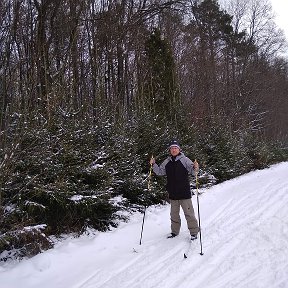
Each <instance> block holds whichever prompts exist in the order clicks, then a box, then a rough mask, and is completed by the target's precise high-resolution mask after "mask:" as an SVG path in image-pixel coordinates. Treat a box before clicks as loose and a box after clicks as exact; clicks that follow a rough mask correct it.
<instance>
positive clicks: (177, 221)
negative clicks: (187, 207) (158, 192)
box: [170, 200, 181, 235]
mask: <svg viewBox="0 0 288 288" xmlns="http://www.w3.org/2000/svg"><path fill="white" fill-rule="evenodd" d="M170 205H171V210H170V219H171V233H173V234H175V235H178V234H179V232H180V227H181V218H180V214H179V213H180V201H179V200H170Z"/></svg>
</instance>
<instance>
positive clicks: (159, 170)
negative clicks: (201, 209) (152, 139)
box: [153, 153, 195, 200]
mask: <svg viewBox="0 0 288 288" xmlns="http://www.w3.org/2000/svg"><path fill="white" fill-rule="evenodd" d="M153 171H154V172H155V174H156V175H160V176H163V175H166V176H167V191H168V194H169V198H170V199H171V200H182V199H189V198H191V190H190V183H189V174H192V175H195V172H194V165H193V162H192V161H191V160H190V159H189V158H188V157H186V156H185V155H184V154H183V153H180V154H179V155H178V156H176V157H175V158H174V157H172V156H170V157H168V158H167V159H166V160H165V161H164V162H163V163H162V164H161V165H160V166H158V165H157V164H156V163H155V164H154V165H153Z"/></svg>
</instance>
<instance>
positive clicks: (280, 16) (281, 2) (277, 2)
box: [270, 0, 288, 41]
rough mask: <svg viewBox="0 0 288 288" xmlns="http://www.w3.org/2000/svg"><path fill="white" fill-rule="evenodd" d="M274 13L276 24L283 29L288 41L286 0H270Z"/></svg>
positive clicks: (287, 5) (287, 3) (287, 7)
mask: <svg viewBox="0 0 288 288" xmlns="http://www.w3.org/2000/svg"><path fill="white" fill-rule="evenodd" d="M270 1H271V4H272V8H273V10H274V13H275V16H276V18H275V22H276V24H277V25H278V26H279V27H280V28H282V29H283V30H284V31H285V35H286V39H287V41H288V14H287V13H288V0H270Z"/></svg>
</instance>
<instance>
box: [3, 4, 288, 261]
mask: <svg viewBox="0 0 288 288" xmlns="http://www.w3.org/2000/svg"><path fill="white" fill-rule="evenodd" d="M220 4H221V5H220ZM287 48H288V46H287V41H286V39H285V36H284V33H283V31H282V30H281V29H279V28H278V27H277V26H276V24H275V22H274V18H273V15H272V13H271V4H270V2H269V0H247V1H244V0H226V1H225V2H224V1H221V3H218V1H215V0H203V1H197V0H178V1H177V0H155V1H152V0H2V1H1V2H0V261H6V260H8V259H15V258H18V259H22V258H23V257H31V256H33V255H36V254H38V253H40V252H41V251H44V250H46V249H49V248H52V247H53V244H54V242H55V239H56V238H58V237H61V235H66V234H73V235H75V236H77V235H81V234H82V233H87V231H90V229H95V230H99V231H106V230H107V229H110V228H111V227H117V223H119V221H127V220H128V219H129V215H130V213H131V212H133V211H135V210H140V211H142V210H143V207H144V206H145V205H152V204H163V203H165V201H166V200H167V199H166V192H165V179H158V178H157V177H156V176H154V175H153V176H152V188H151V191H150V189H149V191H148V189H147V175H148V172H149V168H150V167H149V159H150V157H151V156H152V155H154V157H156V159H157V161H159V162H160V161H162V160H164V159H165V157H167V155H168V150H167V147H168V146H167V145H168V143H169V142H170V140H171V139H177V140H178V141H179V142H180V144H181V147H182V149H183V151H184V153H185V155H187V156H188V157H189V158H191V159H197V161H198V162H199V164H200V174H199V181H200V185H201V187H209V186H210V185H213V184H215V183H220V182H222V181H225V180H228V179H231V178H234V177H237V176H239V175H242V174H244V173H247V172H249V171H252V170H255V169H262V168H264V167H267V166H269V165H271V164H273V163H277V162H281V161H287V160H288V131H287V127H288V117H287V115H288V58H287V56H285V54H284V53H285V51H286V52H287ZM286 55H287V54H286ZM194 185H195V182H194V180H193V179H191V186H192V188H193V187H194ZM231 193H233V191H231Z"/></svg>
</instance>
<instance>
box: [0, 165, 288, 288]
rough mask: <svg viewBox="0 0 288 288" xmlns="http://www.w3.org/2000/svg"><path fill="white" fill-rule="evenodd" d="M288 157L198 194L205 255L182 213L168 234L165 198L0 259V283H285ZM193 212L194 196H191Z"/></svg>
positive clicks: (11, 287) (140, 286)
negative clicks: (98, 227)
mask: <svg viewBox="0 0 288 288" xmlns="http://www.w3.org/2000/svg"><path fill="white" fill-rule="evenodd" d="M287 172H288V162H285V163H280V164H277V165H273V166H272V167H270V168H269V169H265V170H259V171H254V172H251V173H248V174H246V175H243V176H241V177H238V178H235V179H233V180H230V181H227V182H224V183H222V184H219V185H215V186H213V187H212V188H210V189H207V190H205V193H203V194H201V195H199V200H200V213H201V224H202V243H203V252H204V255H203V256H201V255H200V254H199V252H200V243H199V241H198V240H197V241H195V242H193V243H192V244H191V248H190V251H189V254H188V258H187V259H184V257H183V253H184V252H186V251H187V249H188V248H189V245H190V244H189V234H188V230H187V227H186V222H185V220H184V217H183V215H182V219H183V223H182V230H181V233H180V234H179V236H177V237H175V238H173V239H166V236H167V235H168V234H169V232H170V231H169V229H170V220H169V205H166V206H156V207H149V208H147V210H146V217H145V225H144V231H143V238H142V245H139V240H140V233H141V225H142V219H143V214H140V213H135V214H133V217H132V218H131V220H130V221H129V222H128V223H121V224H120V226H119V227H118V228H116V229H113V230H111V231H109V232H106V233H100V232H97V233H96V234H94V235H93V234H90V235H86V236H81V237H79V238H68V239H66V240H64V241H62V242H60V243H58V244H57V245H56V247H55V248H54V249H51V250H48V251H46V252H44V253H42V254H39V255H37V256H35V257H33V258H31V259H28V260H23V261H21V262H19V263H15V262H9V263H2V264H1V266H0V287H1V288H16V287H17V288H18V287H21V288H28V287H29V288H36V287H37V288H39V287H41V288H46V287H47V288H48V287H49V288H50V287H53V288H63V287H68V288H92V287H93V288H98V287H99V288H100V287H101V288H115V287H119V288H126V287H127V288H128V287H129V288H130V287H133V288H152V287H157V288H158V287H159V288H160V287H161V288H174V287H175V288H176V287H177V288H187V287H189V288H191V287H192V288H197V287H201V288H212V287H213V288H218V287H219V288H220V287H221V288H223V287H228V288H231V287H237V288H240V287H241V288H242V287H243V288H244V287H245V288H258V287H259V288H260V287H263V288H264V287H265V288H266V287H269V288H276V287H277V288H284V287H288V261H287V251H288V213H287V207H288V177H287V174H288V173H287ZM193 203H194V208H195V212H196V214H197V203H196V197H195V196H194V197H193Z"/></svg>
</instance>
